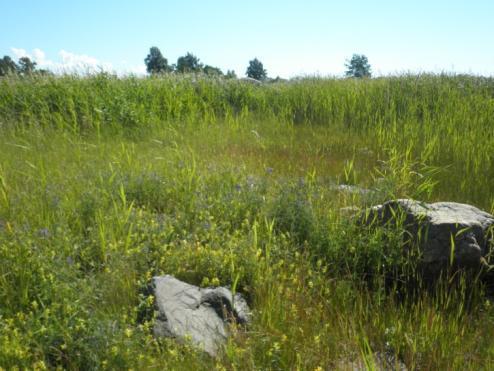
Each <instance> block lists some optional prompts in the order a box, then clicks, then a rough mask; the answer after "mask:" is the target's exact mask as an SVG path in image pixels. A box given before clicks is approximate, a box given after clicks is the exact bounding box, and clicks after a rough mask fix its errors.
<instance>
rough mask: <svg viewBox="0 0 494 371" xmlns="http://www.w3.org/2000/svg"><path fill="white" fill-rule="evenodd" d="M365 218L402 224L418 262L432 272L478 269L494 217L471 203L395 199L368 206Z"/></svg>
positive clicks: (487, 247) (486, 250)
mask: <svg viewBox="0 0 494 371" xmlns="http://www.w3.org/2000/svg"><path fill="white" fill-rule="evenodd" d="M365 220H366V222H367V223H371V222H378V223H379V224H386V223H393V224H396V223H397V220H399V221H400V223H403V227H404V228H405V230H406V231H407V232H408V233H406V234H405V235H406V238H407V241H408V242H415V243H417V244H418V246H419V247H420V252H421V259H420V262H421V263H422V266H423V267H424V268H426V272H427V273H431V274H433V275H436V274H438V273H440V272H441V271H442V270H443V269H444V268H445V267H448V266H453V267H455V268H458V269H474V270H477V271H478V270H479V269H480V268H482V267H486V266H487V263H486V259H485V257H486V256H487V255H488V254H489V252H490V250H491V249H492V247H493V246H492V243H493V228H494V227H493V226H494V217H493V216H492V215H490V214H488V213H486V212H484V211H482V210H479V209H478V208H476V207H474V206H471V205H466V204H461V203H456V202H436V203H432V204H428V203H425V202H419V201H415V200H410V199H398V200H393V201H388V202H386V203H384V204H383V205H377V206H374V207H372V208H371V209H370V212H368V213H367V215H366V217H365Z"/></svg>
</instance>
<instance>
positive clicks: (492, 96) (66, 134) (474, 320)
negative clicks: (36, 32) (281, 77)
mask: <svg viewBox="0 0 494 371" xmlns="http://www.w3.org/2000/svg"><path fill="white" fill-rule="evenodd" d="M493 111H494V81H492V80H490V79H484V78H477V77H469V76H446V75H444V76H429V75H424V76H401V77H390V78H382V79H373V80H336V79H334V80H331V79H329V80H328V79H304V80H300V81H293V82H289V83H278V84H272V85H261V86H253V85H248V84H244V83H241V82H238V81H225V80H215V79H205V78H200V77H193V76H190V77H185V78H177V77H175V76H169V77H162V78H147V79H138V78H126V79H117V78H115V77H113V76H110V75H98V76H93V77H89V78H76V77H70V76H65V77H43V78H34V79H15V78H9V79H2V80H0V261H1V264H0V367H3V368H6V369H9V368H13V367H19V368H28V369H29V368H38V369H43V368H44V367H47V368H56V367H61V368H67V369H116V368H118V369H119V368H135V369H151V368H160V369H211V368H218V369H242V370H243V369H308V370H313V369H318V368H319V369H330V368H340V369H345V368H348V367H350V366H351V365H356V364H360V365H363V364H367V365H372V364H373V363H374V362H375V361H376V360H375V356H374V353H375V352H378V353H380V354H386V355H389V356H391V357H393V359H395V360H396V362H398V361H399V362H402V363H404V364H406V365H407V367H408V368H409V369H462V370H463V369H482V368H484V369H489V368H490V367H492V365H493V363H494V353H493V349H494V346H493V342H492V339H491V337H490V335H489V334H490V333H492V331H493V330H494V325H493V322H492V317H493V315H494V311H493V309H492V306H491V304H490V301H489V300H487V299H486V297H485V296H484V294H483V292H482V287H481V285H477V286H476V285H473V289H471V288H472V286H471V285H467V284H466V283H465V284H461V283H460V284H459V285H458V287H459V288H458V289H456V290H452V289H451V288H449V287H445V288H444V289H441V290H439V291H438V292H437V293H436V294H434V295H431V294H430V293H429V292H423V293H420V294H419V295H418V296H414V297H407V296H406V294H405V296H403V292H402V291H400V285H399V284H395V285H394V284H393V283H392V284H391V285H390V283H389V282H390V281H389V279H390V278H391V279H392V281H391V282H393V280H394V282H395V283H399V282H401V280H406V279H407V277H408V274H409V273H410V271H409V269H411V268H410V266H409V265H407V261H404V260H403V255H402V254H401V249H402V238H401V235H400V231H399V230H388V229H382V228H363V227H362V226H359V225H358V224H356V223H355V222H354V219H352V218H351V217H350V216H348V215H347V214H345V211H344V210H345V209H343V210H342V208H343V207H346V206H365V205H368V204H372V203H377V202H382V201H384V200H385V199H387V198H389V197H408V196H409V197H416V198H419V199H424V200H435V199H447V200H456V201H463V202H472V203H474V204H475V205H477V206H479V207H482V208H484V209H486V210H492V208H493V206H494V205H493V202H494V192H493V190H494V189H493V187H494V186H493V183H492V182H490V181H488V180H489V179H490V178H492V176H493V175H494V168H493V163H492V156H491V153H492V150H493V149H494V148H493V146H494V145H493V138H492V135H493V134H492V127H493V117H494V116H493V115H492V114H493V113H494V112H493ZM337 183H346V184H348V185H361V186H365V187H368V188H371V189H377V190H378V191H374V192H370V193H359V192H345V191H338V190H337V189H336V188H335V184H337ZM397 267H403V268H402V269H401V268H397ZM412 270H413V269H412ZM155 274H173V275H175V276H177V277H178V278H181V279H184V280H186V281H188V282H191V283H194V284H197V285H202V286H209V285H218V284H224V285H235V286H236V290H238V291H240V292H242V293H244V294H245V295H246V296H247V298H248V300H249V302H250V304H251V305H252V307H253V308H254V314H255V315H254V318H255V319H254V323H253V324H252V326H251V327H250V328H249V329H248V331H247V332H243V331H240V330H239V329H232V333H233V336H232V338H231V340H230V342H229V343H228V345H227V346H226V347H225V349H224V351H223V353H222V354H221V356H220V357H219V358H218V359H210V358H208V357H207V356H205V355H204V354H201V353H199V352H196V351H194V350H193V349H192V348H190V347H189V346H188V345H186V344H185V345H184V344H178V343H176V342H174V341H170V340H157V339H154V338H153V336H152V331H151V326H152V317H153V300H152V297H149V296H148V295H147V292H146V288H147V285H148V283H149V280H150V278H151V277H152V276H153V275H155ZM470 289H471V290H470ZM393 290H397V293H393Z"/></svg>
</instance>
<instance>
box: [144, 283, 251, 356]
mask: <svg viewBox="0 0 494 371" xmlns="http://www.w3.org/2000/svg"><path fill="white" fill-rule="evenodd" d="M153 291H154V292H153V295H154V297H155V303H156V309H157V312H158V313H157V316H156V322H155V325H154V333H155V335H156V336H166V337H172V338H177V339H190V341H191V342H192V344H194V345H196V346H197V347H198V348H199V349H202V350H204V351H205V352H207V353H209V354H210V355H211V356H215V355H216V354H217V352H218V349H219V347H220V346H221V345H222V344H224V343H225V341H226V339H227V337H228V323H233V322H235V323H239V324H246V323H248V322H249V316H250V313H249V307H248V306H247V303H246V301H245V300H244V299H243V297H242V296H241V295H240V294H236V295H234V296H233V294H232V292H231V291H230V290H229V289H227V288H226V287H218V288H214V289H212V288H205V289H201V288H199V287H197V286H194V285H190V284H188V283H185V282H182V281H180V280H178V279H176V278H175V277H173V276H170V275H166V276H158V277H154V278H153Z"/></svg>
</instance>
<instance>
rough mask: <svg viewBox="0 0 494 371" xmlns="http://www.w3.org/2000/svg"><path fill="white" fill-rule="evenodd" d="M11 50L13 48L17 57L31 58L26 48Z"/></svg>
mask: <svg viewBox="0 0 494 371" xmlns="http://www.w3.org/2000/svg"><path fill="white" fill-rule="evenodd" d="M10 50H12V53H13V54H14V56H15V59H20V58H23V57H28V58H31V56H30V55H29V53H28V52H27V51H26V49H20V48H10Z"/></svg>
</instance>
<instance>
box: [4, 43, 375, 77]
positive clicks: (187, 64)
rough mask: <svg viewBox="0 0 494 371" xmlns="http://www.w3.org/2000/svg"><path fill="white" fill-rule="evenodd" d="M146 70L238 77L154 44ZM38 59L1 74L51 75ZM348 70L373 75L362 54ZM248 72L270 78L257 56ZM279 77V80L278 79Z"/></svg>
mask: <svg viewBox="0 0 494 371" xmlns="http://www.w3.org/2000/svg"><path fill="white" fill-rule="evenodd" d="M144 63H145V64H146V71H147V72H148V73H149V74H151V75H156V74H163V73H204V74H206V75H208V76H223V77H226V78H237V75H236V74H235V71H233V70H228V71H227V72H226V73H225V74H224V73H223V71H221V69H220V68H218V67H214V66H210V65H208V64H203V63H201V61H200V59H199V58H197V57H196V56H195V55H194V54H192V53H187V54H186V55H184V56H181V57H179V58H178V59H177V63H174V64H171V65H170V64H168V60H167V59H166V58H165V57H164V56H163V54H162V53H161V51H160V49H159V48H158V47H156V46H153V47H151V48H150V50H149V54H148V55H147V56H146V58H145V59H144ZM36 65H37V64H36V62H34V61H31V59H29V58H28V57H22V58H19V60H18V62H17V63H16V62H15V61H14V60H13V59H12V58H10V57H9V56H7V55H6V56H4V57H3V58H1V59H0V76H7V75H21V76H28V75H32V74H42V75H47V74H52V72H50V71H48V70H45V69H37V68H36ZM345 67H346V68H347V70H346V71H345V75H346V76H348V77H357V78H363V77H371V66H370V64H369V61H368V59H367V57H366V56H365V55H363V54H354V55H353V56H352V58H351V59H350V60H348V61H347V62H346V63H345ZM245 75H246V76H247V77H249V78H252V79H255V80H259V81H265V80H267V79H268V72H267V70H266V69H265V68H264V65H263V64H262V62H261V61H260V60H259V59H257V58H254V59H252V60H251V61H249V65H248V66H247V70H246V71H245ZM278 79H279V78H277V79H276V80H278Z"/></svg>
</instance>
